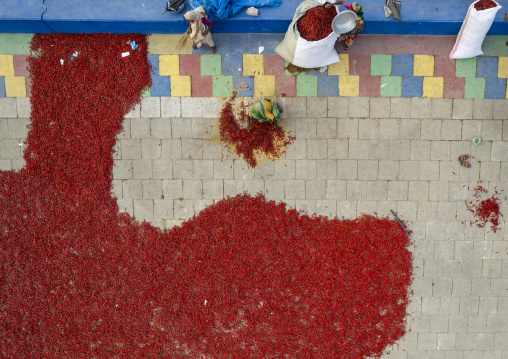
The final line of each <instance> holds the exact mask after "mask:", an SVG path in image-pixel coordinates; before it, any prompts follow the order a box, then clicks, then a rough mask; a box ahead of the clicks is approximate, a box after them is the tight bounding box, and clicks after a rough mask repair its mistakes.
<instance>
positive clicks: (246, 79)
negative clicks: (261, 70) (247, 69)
mask: <svg viewBox="0 0 508 359" xmlns="http://www.w3.org/2000/svg"><path fill="white" fill-rule="evenodd" d="M233 89H234V90H235V91H238V94H237V96H240V97H252V96H254V77H252V76H233Z"/></svg>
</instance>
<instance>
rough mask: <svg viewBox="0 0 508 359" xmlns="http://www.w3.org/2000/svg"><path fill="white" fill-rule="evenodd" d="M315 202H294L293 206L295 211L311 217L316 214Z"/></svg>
mask: <svg viewBox="0 0 508 359" xmlns="http://www.w3.org/2000/svg"><path fill="white" fill-rule="evenodd" d="M316 205H317V202H316V201H313V200H296V201H295V206H296V210H297V211H303V212H306V213H307V214H308V215H312V214H313V213H315V212H316Z"/></svg>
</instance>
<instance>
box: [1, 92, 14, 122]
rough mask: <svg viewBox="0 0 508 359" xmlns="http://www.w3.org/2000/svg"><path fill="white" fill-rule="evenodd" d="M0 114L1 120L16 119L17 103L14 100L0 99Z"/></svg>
mask: <svg viewBox="0 0 508 359" xmlns="http://www.w3.org/2000/svg"><path fill="white" fill-rule="evenodd" d="M0 113H1V114H2V117H3V118H16V117H18V111H17V102H16V99H15V98H9V97H4V98H0Z"/></svg>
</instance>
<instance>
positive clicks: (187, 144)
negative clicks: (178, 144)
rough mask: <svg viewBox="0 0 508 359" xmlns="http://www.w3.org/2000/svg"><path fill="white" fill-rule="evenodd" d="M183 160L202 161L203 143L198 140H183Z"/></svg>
mask: <svg viewBox="0 0 508 359" xmlns="http://www.w3.org/2000/svg"><path fill="white" fill-rule="evenodd" d="M182 158H185V159H187V158H189V159H202V158H203V141H202V140H196V139H187V138H186V139H182Z"/></svg>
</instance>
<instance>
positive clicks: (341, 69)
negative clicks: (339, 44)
mask: <svg viewBox="0 0 508 359" xmlns="http://www.w3.org/2000/svg"><path fill="white" fill-rule="evenodd" d="M339 57H340V62H336V63H334V64H331V65H330V66H328V75H339V76H347V75H349V54H339Z"/></svg>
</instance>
